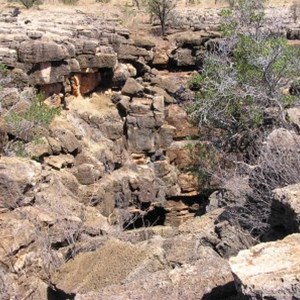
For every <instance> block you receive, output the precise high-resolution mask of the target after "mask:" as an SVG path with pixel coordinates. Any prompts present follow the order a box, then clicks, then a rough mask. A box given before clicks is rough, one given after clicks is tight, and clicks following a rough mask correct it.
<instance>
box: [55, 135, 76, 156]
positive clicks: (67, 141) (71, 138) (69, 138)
mask: <svg viewBox="0 0 300 300" xmlns="http://www.w3.org/2000/svg"><path fill="white" fill-rule="evenodd" d="M55 135H56V137H57V139H58V140H59V141H60V143H61V147H62V150H63V151H64V152H67V153H73V152H75V151H76V152H80V151H81V145H80V143H79V141H78V140H77V138H76V137H75V135H74V134H73V133H72V132H71V131H70V130H57V131H56V132H55Z"/></svg>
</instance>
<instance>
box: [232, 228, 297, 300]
mask: <svg viewBox="0 0 300 300" xmlns="http://www.w3.org/2000/svg"><path fill="white" fill-rule="evenodd" d="M299 242H300V235H299V234H293V235H290V236H288V237H286V238H285V239H283V240H281V241H276V242H269V243H262V244H259V245H257V246H255V247H253V248H251V249H249V250H243V251H241V252H240V253H239V254H238V255H237V256H236V257H232V258H230V260H229V264H230V266H231V269H232V272H233V274H234V277H235V282H236V286H237V287H238V289H239V290H240V292H242V294H243V295H245V296H247V297H249V298H250V299H257V300H261V299H275V300H288V299H299V298H300V284H299V279H300V274H299V271H300V269H299V255H300V248H299Z"/></svg>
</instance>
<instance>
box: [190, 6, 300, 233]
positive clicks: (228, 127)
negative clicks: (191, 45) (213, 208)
mask: <svg viewBox="0 0 300 300" xmlns="http://www.w3.org/2000/svg"><path fill="white" fill-rule="evenodd" d="M231 4H232V8H231V9H226V10H224V11H223V12H222V17H223V20H224V23H223V24H222V26H221V27H220V30H221V31H222V33H223V36H224V39H223V40H222V41H219V42H218V44H217V45H216V47H215V48H214V49H210V51H209V52H207V53H206V56H205V58H204V62H203V68H202V69H201V71H200V72H199V74H197V75H194V77H193V78H192V79H191V80H190V85H191V87H192V88H193V89H196V90H197V96H196V99H195V101H193V103H191V105H190V107H189V109H188V111H189V114H190V117H191V118H192V120H193V121H194V122H196V123H198V124H199V125H200V126H207V127H209V128H214V129H215V130H218V131H219V132H220V133H221V134H219V136H218V137H219V141H218V142H216V144H217V145H218V149H219V151H220V153H224V157H226V155H227V157H229V156H230V158H232V162H233V166H235V167H234V168H233V169H234V170H232V165H231V169H226V164H225V165H223V166H221V167H223V170H222V171H221V172H220V171H219V172H218V173H217V174H213V175H212V176H218V175H219V174H222V173H223V174H224V173H225V174H226V173H227V175H228V174H230V173H231V172H234V173H235V174H238V175H239V176H244V177H245V176H250V178H251V180H250V181H251V182H250V185H251V192H249V193H248V194H247V196H248V198H247V201H246V203H242V204H241V206H240V207H236V208H235V209H233V210H231V211H230V213H229V215H230V217H231V218H232V219H233V220H237V221H238V222H239V223H240V224H241V225H242V226H243V227H244V228H247V229H248V230H249V231H251V233H252V234H254V235H255V236H263V235H265V233H266V231H267V230H268V228H269V223H268V222H269V218H270V214H271V210H272V208H271V205H272V191H273V189H275V188H277V187H282V186H285V185H289V184H293V183H295V182H298V181H299V176H300V168H299V167H298V166H299V162H300V157H299V154H298V153H297V147H295V148H294V149H293V151H291V149H287V148H285V147H281V148H280V149H276V150H274V149H271V150H270V149H268V148H266V147H265V143H266V137H267V136H268V135H269V133H270V132H271V131H272V130H273V129H274V128H276V127H278V126H280V127H289V123H288V120H286V113H285V109H286V108H287V107H289V106H291V105H293V103H294V102H295V101H297V100H299V95H298V94H297V93H293V94H288V93H286V90H288V88H289V87H290V85H291V82H293V81H294V82H296V79H297V76H298V74H299V72H300V62H299V57H300V48H299V47H292V46H289V44H288V43H287V40H286V39H285V38H282V37H280V35H279V34H276V32H274V28H273V29H272V30H270V29H269V28H267V26H265V21H264V10H263V1H259V0H251V1H246V0H237V1H232V3H231ZM224 166H225V169H224ZM227 178H228V176H227V177H226V176H225V177H224V179H225V180H226V179H227Z"/></svg>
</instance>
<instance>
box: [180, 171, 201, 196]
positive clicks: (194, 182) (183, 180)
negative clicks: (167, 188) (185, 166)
mask: <svg viewBox="0 0 300 300" xmlns="http://www.w3.org/2000/svg"><path fill="white" fill-rule="evenodd" d="M178 184H179V186H180V188H181V192H182V193H191V192H197V191H198V189H199V184H198V178H197V176H195V175H194V174H191V173H182V174H180V175H179V176H178Z"/></svg>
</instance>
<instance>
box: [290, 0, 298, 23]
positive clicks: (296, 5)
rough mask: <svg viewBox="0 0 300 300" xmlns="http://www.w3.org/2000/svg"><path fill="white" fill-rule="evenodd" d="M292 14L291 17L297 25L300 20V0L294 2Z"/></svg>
mask: <svg viewBox="0 0 300 300" xmlns="http://www.w3.org/2000/svg"><path fill="white" fill-rule="evenodd" d="M290 14H291V17H292V19H293V21H294V23H296V22H297V20H298V18H299V14H300V2H299V0H298V1H294V2H293V4H292V5H291V6H290Z"/></svg>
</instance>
